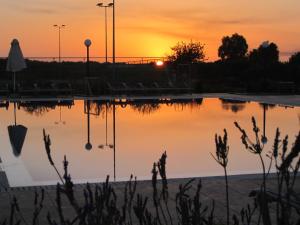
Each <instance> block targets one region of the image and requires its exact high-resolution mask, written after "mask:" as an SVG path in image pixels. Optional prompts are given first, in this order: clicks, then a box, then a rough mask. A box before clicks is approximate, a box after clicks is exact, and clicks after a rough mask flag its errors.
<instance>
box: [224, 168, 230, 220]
mask: <svg viewBox="0 0 300 225" xmlns="http://www.w3.org/2000/svg"><path fill="white" fill-rule="evenodd" d="M224 173H225V184H226V215H227V221H226V223H227V225H229V192H228V177H227V169H226V167H224Z"/></svg>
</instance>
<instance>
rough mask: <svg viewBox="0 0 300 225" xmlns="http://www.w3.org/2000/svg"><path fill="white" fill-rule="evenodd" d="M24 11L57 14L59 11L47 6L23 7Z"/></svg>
mask: <svg viewBox="0 0 300 225" xmlns="http://www.w3.org/2000/svg"><path fill="white" fill-rule="evenodd" d="M23 11H25V12H28V13H41V14H55V13H57V12H58V11H56V10H53V9H46V8H23Z"/></svg>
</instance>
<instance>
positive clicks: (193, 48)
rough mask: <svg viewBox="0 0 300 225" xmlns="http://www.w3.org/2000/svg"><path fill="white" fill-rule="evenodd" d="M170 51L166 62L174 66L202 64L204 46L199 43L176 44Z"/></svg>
mask: <svg viewBox="0 0 300 225" xmlns="http://www.w3.org/2000/svg"><path fill="white" fill-rule="evenodd" d="M171 49H172V54H171V55H169V56H168V60H169V61H171V62H174V63H176V64H178V63H182V64H185V63H195V62H203V61H204V60H205V53H204V45H203V44H201V43H200V42H193V41H191V42H190V43H186V42H178V43H177V44H176V45H175V46H173V47H171Z"/></svg>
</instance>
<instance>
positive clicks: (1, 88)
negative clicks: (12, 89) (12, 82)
mask: <svg viewBox="0 0 300 225" xmlns="http://www.w3.org/2000/svg"><path fill="white" fill-rule="evenodd" d="M8 93H9V87H8V84H7V83H0V95H1V96H6V95H8Z"/></svg>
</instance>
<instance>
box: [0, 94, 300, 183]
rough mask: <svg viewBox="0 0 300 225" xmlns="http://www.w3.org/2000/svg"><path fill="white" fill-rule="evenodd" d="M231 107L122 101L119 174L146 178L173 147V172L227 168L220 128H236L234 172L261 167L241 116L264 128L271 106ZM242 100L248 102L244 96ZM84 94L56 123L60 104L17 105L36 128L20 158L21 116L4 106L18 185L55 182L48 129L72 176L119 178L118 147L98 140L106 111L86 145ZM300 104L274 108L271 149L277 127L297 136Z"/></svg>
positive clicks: (9, 157) (1, 122)
mask: <svg viewBox="0 0 300 225" xmlns="http://www.w3.org/2000/svg"><path fill="white" fill-rule="evenodd" d="M228 104H229V105H230V106H229V107H227V106H224V105H226V104H225V103H221V101H220V100H218V99H204V100H203V102H202V105H193V107H190V106H186V107H182V106H179V105H174V104H173V105H170V106H167V105H159V108H158V109H157V108H155V109H156V110H155V111H153V112H152V113H150V114H141V113H140V112H139V111H137V110H136V109H135V110H133V108H131V107H130V106H127V107H126V108H121V107H120V106H118V107H117V111H116V169H117V180H126V179H127V178H128V177H129V176H130V174H131V173H134V174H135V175H137V176H138V178H139V179H143V178H147V179H150V177H151V174H150V171H151V167H152V164H153V162H154V161H156V160H157V159H158V158H159V156H160V155H161V154H162V152H163V151H165V150H166V151H167V153H168V160H167V172H168V176H169V177H186V176H207V175H217V174H222V169H221V168H220V167H219V166H218V165H217V164H216V163H215V162H214V160H213V159H212V157H211V156H210V152H213V153H214V151H215V147H214V135H215V133H216V132H217V133H218V134H221V133H222V132H223V128H226V129H227V130H228V134H229V144H230V154H229V155H230V156H229V157H230V161H229V171H230V173H231V174H236V173H251V172H259V171H260V164H259V161H258V160H257V158H256V157H255V156H253V155H251V154H250V153H248V152H246V151H245V150H244V148H243V146H242V144H241V141H240V134H239V132H238V131H237V129H236V128H235V127H234V126H233V122H234V121H238V122H239V123H240V124H241V126H243V127H245V128H246V130H248V131H250V130H251V120H250V119H251V116H255V118H256V119H257V124H258V125H259V126H260V127H261V128H262V124H263V121H262V119H263V118H262V117H263V109H262V107H261V106H260V105H259V104H257V103H245V104H244V107H242V108H241V107H240V108H239V107H238V108H239V109H240V111H236V108H233V109H234V110H233V111H232V107H231V106H232V105H233V103H228ZM238 105H241V103H238ZM83 110H84V105H83V101H76V102H75V105H74V106H73V107H72V108H71V109H69V108H67V107H62V120H64V121H66V124H65V125H63V124H59V125H56V124H55V121H58V120H59V107H56V109H55V110H50V111H49V112H46V113H44V114H43V115H41V116H36V115H35V114H29V113H27V112H25V111H24V110H23V108H22V109H21V110H18V111H17V123H18V124H23V125H25V126H26V127H27V128H28V132H27V137H26V140H25V143H24V146H23V150H22V154H21V156H20V157H19V158H15V157H14V156H13V154H12V150H11V146H10V143H9V138H8V133H7V126H8V125H10V124H12V123H13V107H12V105H10V107H9V110H5V109H4V108H2V109H0V111H1V118H0V134H1V136H0V141H1V151H0V154H1V158H2V161H3V165H4V169H5V171H6V173H7V176H8V180H9V182H10V184H11V185H12V186H20V185H21V186H22V185H37V184H46V183H55V182H56V180H57V176H56V174H55V172H54V170H53V169H52V168H51V167H50V165H49V163H48V161H47V155H46V153H45V150H44V143H43V141H42V129H43V128H45V129H46V131H47V133H49V134H50V136H51V140H52V156H53V159H54V161H55V162H56V165H57V167H58V168H61V167H62V166H61V165H62V163H61V162H62V160H63V156H64V155H67V158H68V160H69V162H70V172H71V174H72V178H73V179H75V180H77V181H80V180H81V181H87V180H89V181H95V180H103V179H104V178H105V177H106V175H107V174H110V175H111V177H113V152H112V151H111V150H102V149H99V148H98V147H97V146H98V145H100V144H104V143H105V117H104V116H103V114H102V115H101V116H95V115H92V116H91V143H92V145H93V149H92V150H91V151H86V150H85V148H84V146H85V144H86V141H87V124H86V121H87V120H86V115H85V114H83ZM298 112H299V109H297V108H288V109H285V108H283V107H274V108H272V109H269V110H268V111H267V128H266V135H267V137H268V139H269V142H268V144H267V148H266V151H267V150H271V148H272V144H273V143H272V139H273V138H274V135H275V129H276V128H277V127H280V129H281V133H282V135H284V134H289V137H290V138H291V140H294V137H295V135H296V134H297V132H298V131H299V123H298V116H297V113H298ZM108 121H109V124H108V142H109V143H111V142H112V113H111V112H109V114H108Z"/></svg>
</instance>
